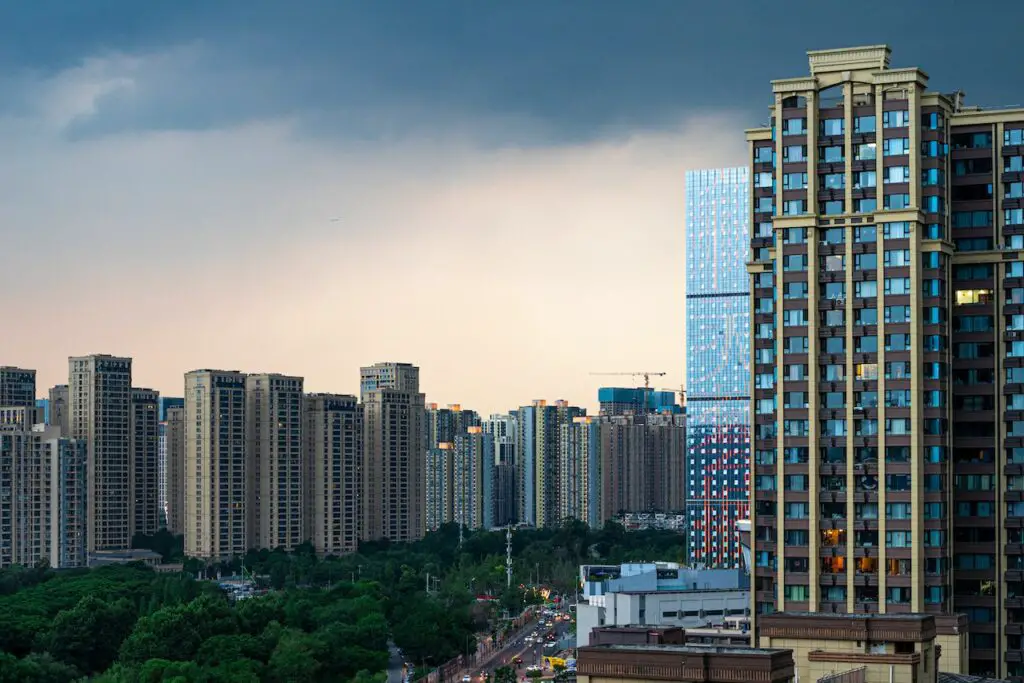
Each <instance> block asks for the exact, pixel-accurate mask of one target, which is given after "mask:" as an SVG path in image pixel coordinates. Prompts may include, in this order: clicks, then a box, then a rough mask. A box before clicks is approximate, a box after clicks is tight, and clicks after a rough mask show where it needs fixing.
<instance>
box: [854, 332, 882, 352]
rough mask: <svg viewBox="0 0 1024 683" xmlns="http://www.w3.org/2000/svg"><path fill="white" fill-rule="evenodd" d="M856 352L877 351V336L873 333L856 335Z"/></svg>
mask: <svg viewBox="0 0 1024 683" xmlns="http://www.w3.org/2000/svg"><path fill="white" fill-rule="evenodd" d="M856 351H857V353H877V352H878V337H876V336H875V335H864V336H862V337H857V346H856Z"/></svg>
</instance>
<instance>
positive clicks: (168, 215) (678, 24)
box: [0, 0, 1024, 414]
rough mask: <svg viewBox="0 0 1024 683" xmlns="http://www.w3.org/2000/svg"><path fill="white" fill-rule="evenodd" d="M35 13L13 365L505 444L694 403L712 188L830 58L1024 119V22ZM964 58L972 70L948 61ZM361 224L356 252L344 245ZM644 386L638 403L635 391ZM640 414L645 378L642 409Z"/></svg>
mask: <svg viewBox="0 0 1024 683" xmlns="http://www.w3.org/2000/svg"><path fill="white" fill-rule="evenodd" d="M963 8H964V5H963V3H959V4H954V2H952V0H932V1H929V2H923V1H922V2H901V3H899V12H896V11H895V4H894V3H892V2H891V1H887V2H876V1H875V0H864V1H862V2H858V3H856V12H854V10H853V7H852V6H851V5H849V4H848V3H840V2H821V1H818V2H810V1H805V0H799V1H796V0H794V1H787V2H786V3H782V4H779V3H763V2H738V1H736V0H734V1H732V2H719V3H704V2H701V3H698V2H688V1H684V0H643V1H642V2H625V1H624V0H620V1H617V2H610V1H604V0H586V1H583V0H580V1H564V0H562V1H557V0H516V1H514V2H513V1H512V0H500V1H499V0H493V1H491V2H479V1H477V2H472V1H470V0H466V1H464V2H455V1H442V0H420V1H413V0H403V1H401V2H398V1H389V0H374V1H373V2H365V1H359V2H355V1H352V2H347V1H345V0H292V1H290V2H284V1H278V0H273V1H272V0H245V1H243V0H223V1H216V0H178V1H177V2H160V1H157V0H153V1H149V2H139V1H138V0H90V1H89V2H75V1H73V0H63V1H58V0H33V1H32V2H8V3H3V4H2V6H0V286H2V287H3V291H4V293H5V295H6V296H5V298H6V301H7V308H6V310H5V315H4V317H3V322H2V323H0V364H10V365H19V366H23V367H34V368H37V369H38V370H39V385H40V390H41V393H45V388H46V387H47V386H49V385H52V384H55V383H58V382H66V381H67V356H69V355H79V354H87V353H113V354H123V355H130V356H132V357H134V359H135V366H134V375H135V382H136V384H137V385H139V386H143V385H148V386H152V387H154V388H156V389H159V390H161V391H162V392H164V393H166V394H168V395H180V393H181V391H182V386H183V380H182V374H183V373H184V372H185V371H187V370H191V369H194V368H199V367H215V368H227V369H240V370H244V371H252V372H256V371H260V372H282V373H290V374H298V375H303V376H305V377H306V387H307V389H309V390H315V391H335V392H350V393H357V392H358V368H359V366H360V365H362V364H369V363H372V362H376V361H382V360H400V361H408V362H413V363H416V364H418V365H420V367H421V368H422V383H423V386H422V388H423V390H424V391H425V392H426V393H427V396H428V400H430V401H437V402H439V403H455V402H459V403H462V404H463V405H464V406H467V407H472V408H476V409H478V410H480V411H481V412H483V413H485V414H486V413H489V412H497V411H503V410H507V409H509V408H512V407H515V406H517V405H520V404H523V403H527V402H529V401H530V400H532V399H534V398H547V399H556V398H566V399H568V400H570V401H573V402H574V403H578V404H582V405H586V406H592V405H594V403H595V400H596V396H595V393H596V389H597V387H598V386H599V385H602V384H608V383H609V378H600V377H593V376H591V375H590V374H589V373H590V372H593V371H633V370H652V371H664V372H667V373H668V376H667V377H665V378H662V379H659V380H658V382H659V383H660V384H662V385H664V386H667V387H675V386H677V385H678V384H679V383H680V382H681V381H682V380H683V357H684V339H683V319H684V318H683V301H684V298H683V276H684V272H683V271H684V261H683V244H684V225H683V176H684V173H685V171H686V170H687V169H692V168H701V167H713V166H729V165H740V164H742V163H744V148H745V145H744V142H743V133H742V131H743V129H744V128H746V127H752V126H757V125H761V124H763V123H765V119H766V106H767V104H768V102H769V99H770V86H769V83H768V81H769V80H771V79H773V78H786V77H793V76H800V75H804V74H805V73H806V72H807V64H806V55H805V52H806V51H807V50H809V49H822V48H830V47H844V46H849V45H858V44H876V43H883V42H884V43H888V44H889V45H890V46H891V47H892V48H893V60H892V61H893V65H894V66H920V67H921V68H923V69H924V70H925V71H926V72H928V73H929V74H930V75H931V77H932V81H931V85H932V86H933V87H935V88H938V89H942V90H953V89H957V88H962V89H964V90H965V91H966V92H967V96H968V100H969V101H970V102H973V103H977V104H982V105H1008V104H1018V105H1019V104H1024V76H1022V75H1021V74H1022V71H1021V68H1020V66H1021V64H1022V57H1021V51H1020V49H1021V48H1020V38H1019V30H1020V29H1019V27H1020V26H1021V25H1022V24H1024V5H1020V4H1018V3H1008V2H1005V1H997V0H978V1H975V2H972V3H970V14H971V15H972V16H976V17H984V18H985V19H984V22H980V23H978V24H977V28H973V27H972V24H971V22H966V23H963V24H957V26H958V27H959V28H958V29H957V32H956V33H954V32H953V31H952V29H951V26H952V24H951V23H950V21H951V17H955V16H957V15H958V12H959V13H962V10H963ZM943 40H945V41H950V42H941V41H943ZM332 219H336V220H332ZM611 379H614V378H611ZM623 379H624V382H625V383H626V384H629V383H630V380H629V378H623Z"/></svg>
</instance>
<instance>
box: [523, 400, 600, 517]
mask: <svg viewBox="0 0 1024 683" xmlns="http://www.w3.org/2000/svg"><path fill="white" fill-rule="evenodd" d="M584 415H586V410H585V409H583V408H578V407H576V406H570V405H569V404H568V402H566V401H555V402H554V403H553V404H550V405H549V404H548V402H547V401H543V400H537V401H534V402H533V405H529V406H523V407H522V408H520V409H519V410H518V411H517V418H518V419H517V421H516V427H517V432H518V438H517V441H518V448H519V455H520V456H521V457H520V460H519V463H518V465H519V472H518V478H519V482H518V484H517V487H518V489H519V490H518V494H519V495H518V498H519V509H520V510H521V511H522V518H521V520H520V521H521V522H523V523H525V524H527V525H530V526H537V527H555V526H560V525H561V523H562V521H563V520H562V517H561V507H562V504H561V495H562V493H564V489H563V487H562V485H561V479H560V477H561V465H562V463H564V462H565V458H563V456H562V449H563V448H566V447H568V445H569V441H568V440H566V439H563V438H562V436H563V430H562V426H563V425H566V424H572V421H573V418H576V417H581V416H584Z"/></svg>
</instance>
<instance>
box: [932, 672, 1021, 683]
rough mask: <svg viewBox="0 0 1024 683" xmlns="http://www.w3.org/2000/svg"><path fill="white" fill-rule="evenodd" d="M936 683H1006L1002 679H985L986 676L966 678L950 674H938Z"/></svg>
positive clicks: (966, 676) (961, 675) (962, 675)
mask: <svg viewBox="0 0 1024 683" xmlns="http://www.w3.org/2000/svg"><path fill="white" fill-rule="evenodd" d="M938 683H1006V679H1003V678H987V677H986V676H968V675H967V674H951V673H946V672H944V671H940V672H938Z"/></svg>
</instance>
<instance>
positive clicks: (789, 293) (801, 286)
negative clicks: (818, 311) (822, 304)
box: [782, 282, 807, 299]
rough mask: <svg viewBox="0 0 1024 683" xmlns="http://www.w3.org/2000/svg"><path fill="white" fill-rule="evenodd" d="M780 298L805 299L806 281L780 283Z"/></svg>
mask: <svg viewBox="0 0 1024 683" xmlns="http://www.w3.org/2000/svg"><path fill="white" fill-rule="evenodd" d="M782 298H783V299H806V298H807V283H806V282H787V283H785V284H783V285H782Z"/></svg>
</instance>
